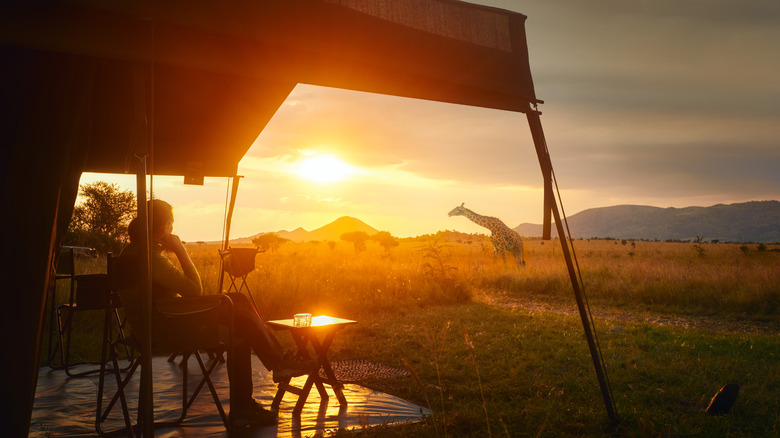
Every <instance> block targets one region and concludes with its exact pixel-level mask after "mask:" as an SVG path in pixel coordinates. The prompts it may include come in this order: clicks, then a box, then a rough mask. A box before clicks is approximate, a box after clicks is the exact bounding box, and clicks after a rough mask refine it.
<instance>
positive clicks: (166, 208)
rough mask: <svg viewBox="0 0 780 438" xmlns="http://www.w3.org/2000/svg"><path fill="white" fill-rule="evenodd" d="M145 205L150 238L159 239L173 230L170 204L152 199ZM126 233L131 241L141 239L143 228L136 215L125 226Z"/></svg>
mask: <svg viewBox="0 0 780 438" xmlns="http://www.w3.org/2000/svg"><path fill="white" fill-rule="evenodd" d="M146 205H147V214H148V216H149V233H150V234H151V235H152V240H161V239H162V238H163V237H165V236H167V235H168V234H171V232H172V231H173V207H172V206H171V204H169V203H167V202H165V201H163V200H161V199H152V200H150V201H149V202H148V203H147V204H146ZM127 233H128V234H129V235H130V241H131V242H136V243H137V242H140V241H141V240H143V238H144V230H143V229H142V228H141V222H140V221H139V220H138V217H137V216H136V218H135V219H133V220H132V221H130V225H128V226H127Z"/></svg>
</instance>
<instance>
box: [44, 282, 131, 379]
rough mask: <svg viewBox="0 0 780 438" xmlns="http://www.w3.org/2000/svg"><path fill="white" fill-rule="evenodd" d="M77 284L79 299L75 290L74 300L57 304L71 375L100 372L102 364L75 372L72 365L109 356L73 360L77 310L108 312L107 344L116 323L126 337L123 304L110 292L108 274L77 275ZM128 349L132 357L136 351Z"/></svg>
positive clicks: (66, 365) (66, 366) (65, 362)
mask: <svg viewBox="0 0 780 438" xmlns="http://www.w3.org/2000/svg"><path fill="white" fill-rule="evenodd" d="M74 284H75V288H74V290H75V299H74V298H73V297H74V294H73V293H71V302H69V303H65V304H61V305H59V306H57V311H56V316H57V333H58V337H59V345H60V348H59V350H60V356H61V363H62V367H63V368H64V369H65V373H66V374H67V375H68V376H70V377H81V376H86V375H90V374H94V373H96V372H99V371H100V368H95V369H91V370H87V371H82V372H79V373H72V372H71V367H73V366H75V365H84V364H94V365H97V364H101V363H103V362H104V361H105V360H106V357H105V355H102V356H101V359H100V362H94V361H92V362H78V363H71V361H70V346H71V337H72V333H73V326H74V322H75V316H76V314H77V313H81V312H85V311H97V310H99V311H103V312H105V314H104V318H103V344H106V343H110V342H111V340H112V338H113V328H114V326H116V328H117V331H118V336H120V337H124V324H123V321H122V318H121V317H120V315H119V308H120V307H121V303H120V300H119V297H118V296H114V297H112V296H111V293H110V289H109V280H108V274H87V275H76V276H75V281H74ZM108 316H110V317H108ZM124 353H125V357H126V358H127V359H128V360H129V359H130V358H131V355H132V353H131V351H130V349H129V348H125V349H124Z"/></svg>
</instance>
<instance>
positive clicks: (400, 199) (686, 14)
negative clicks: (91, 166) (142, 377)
mask: <svg viewBox="0 0 780 438" xmlns="http://www.w3.org/2000/svg"><path fill="white" fill-rule="evenodd" d="M479 3H484V4H487V5H490V6H495V7H499V8H502V9H508V10H513V11H517V12H521V13H523V14H525V15H527V16H528V20H527V21H526V34H527V38H528V46H529V52H530V62H531V71H532V73H533V78H534V83H535V87H536V95H537V96H538V97H539V98H540V99H542V100H544V101H545V104H544V105H541V106H540V109H541V111H542V112H543V114H542V117H541V120H542V124H543V127H544V130H545V134H546V137H547V143H548V147H549V150H550V154H551V156H552V161H553V166H554V168H555V173H556V176H557V180H558V184H559V187H560V190H561V195H562V200H563V204H564V208H565V211H566V213H567V214H568V215H572V214H574V213H577V212H579V211H582V210H584V209H588V208H593V207H603V206H610V205H619V204H641V205H653V206H658V207H672V206H673V207H686V206H692V205H698V206H709V205H714V204H718V203H733V202H743V201H749V200H769V199H780V171H778V168H780V2H778V1H777V0H744V1H739V2H735V1H728V0H708V1H703V0H693V1H686V2H679V1H671V0H657V1H641V2H623V1H618V0H594V1H589V2H579V1H575V0H560V1H555V2H548V1H542V0H534V1H520V0H503V1H502V0H492V1H484V2H479ZM307 160H308V161H307ZM322 162H324V163H325V166H324V167H325V168H326V169H335V170H333V171H330V172H323V171H322V168H323V165H322V164H321V163H322ZM318 163H320V164H318ZM239 174H240V175H243V176H244V178H243V180H242V181H241V184H240V189H239V194H238V200H237V203H236V210H235V213H234V217H233V227H232V231H231V237H242V236H249V235H253V234H256V233H259V232H269V231H278V230H282V229H286V230H292V229H294V228H297V227H303V228H305V229H307V230H312V229H315V228H318V227H320V226H323V225H325V224H327V223H329V222H332V221H333V220H335V219H337V218H339V217H341V216H353V217H357V218H359V219H361V220H363V221H364V222H366V223H368V224H369V225H371V226H373V227H374V228H376V229H379V230H386V231H390V232H391V233H392V234H393V235H395V236H400V237H407V236H415V235H420V234H425V233H434V232H436V231H438V230H443V229H454V230H459V231H464V232H484V231H485V230H483V229H481V228H479V227H477V226H476V225H474V224H471V223H470V222H469V221H468V220H467V219H465V218H463V217H448V216H447V212H448V211H449V210H451V209H452V208H453V207H455V206H456V205H460V204H461V203H463V202H465V204H466V207H468V208H471V209H472V210H474V211H476V212H478V213H481V214H485V215H490V216H497V217H499V218H501V219H502V220H503V221H504V222H505V223H506V224H507V225H509V226H510V227H515V226H517V225H519V224H520V223H523V222H531V223H541V221H542V188H541V183H542V180H541V173H540V171H539V165H538V161H537V159H536V155H535V152H534V147H533V143H532V141H531V135H530V133H529V130H528V123H527V122H526V119H525V115H524V114H520V113H511V112H505V111H497V110H487V109H481V108H473V107H464V106H457V105H451V104H444V103H437V102H428V101H420V100H411V99H404V98H397V97H391V96H382V95H375V94H367V93H359V92H353V91H345V90H337V89H327V88H321V87H314V86H308V85H299V86H298V87H297V88H296V89H295V90H294V91H293V92H292V93H291V95H290V96H289V97H288V99H287V101H286V102H285V104H284V105H283V106H282V107H281V108H280V109H279V111H278V112H277V114H276V115H275V116H274V118H273V119H272V120H271V122H270V123H269V124H268V126H267V127H266V129H265V130H264V131H263V132H262V133H261V134H260V135H259V137H258V139H257V141H256V142H255V144H254V145H253V146H252V147H251V149H250V150H249V152H248V153H247V154H246V156H245V157H244V159H243V160H242V161H241V163H240V165H239ZM96 180H106V181H111V182H117V183H120V184H121V185H122V186H123V187H124V188H128V189H132V188H134V185H135V181H134V178H133V177H132V176H107V175H100V174H84V175H83V176H82V181H81V182H82V183H84V182H91V181H96ZM154 189H155V195H156V196H157V197H159V198H162V199H165V200H168V201H169V202H171V203H172V204H173V205H174V207H175V213H176V223H175V232H177V233H178V234H179V235H180V236H181V237H182V239H184V240H191V241H193V240H219V239H220V238H221V236H222V229H223V217H224V213H225V198H226V179H224V178H219V179H217V178H213V179H207V180H206V184H205V186H185V185H183V184H182V178H181V177H176V178H163V177H155V179H154Z"/></svg>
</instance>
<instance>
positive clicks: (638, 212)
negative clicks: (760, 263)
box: [515, 201, 780, 243]
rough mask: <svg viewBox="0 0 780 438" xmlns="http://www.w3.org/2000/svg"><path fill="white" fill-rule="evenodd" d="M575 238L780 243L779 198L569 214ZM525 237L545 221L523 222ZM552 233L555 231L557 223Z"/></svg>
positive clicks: (537, 231) (625, 207)
mask: <svg viewBox="0 0 780 438" xmlns="http://www.w3.org/2000/svg"><path fill="white" fill-rule="evenodd" d="M568 223H569V229H570V230H571V235H572V237H574V238H596V237H600V238H604V237H612V238H616V239H647V240H695V239H697V238H702V240H703V241H720V242H764V243H770V242H780V202H778V201H751V202H743V203H737V204H729V205H724V204H718V205H713V206H711V207H685V208H674V207H670V208H660V207H650V206H645V205H617V206H612V207H602V208H591V209H588V210H584V211H581V212H579V213H577V214H574V215H572V216H570V217H568ZM515 230H516V231H517V232H518V233H520V235H522V236H528V237H533V236H541V235H542V226H541V225H538V224H528V223H524V224H521V225H519V226H518V227H516V228H515ZM552 234H553V236H557V233H556V232H555V226H554V225H553V233H552Z"/></svg>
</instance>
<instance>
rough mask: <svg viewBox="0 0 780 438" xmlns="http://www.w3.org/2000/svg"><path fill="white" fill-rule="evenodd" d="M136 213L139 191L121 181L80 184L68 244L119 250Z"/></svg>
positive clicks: (101, 249)
mask: <svg viewBox="0 0 780 438" xmlns="http://www.w3.org/2000/svg"><path fill="white" fill-rule="evenodd" d="M134 215H135V194H134V193H133V192H132V191H130V190H121V189H120V188H119V186H118V185H117V184H113V183H107V182H105V181H97V182H94V183H91V184H82V185H81V186H79V201H78V204H77V205H76V207H75V208H74V209H73V217H72V218H71V221H70V225H69V227H68V234H67V235H66V237H65V243H66V244H68V245H76V246H90V247H94V248H95V249H97V250H98V251H100V252H108V251H112V252H119V251H120V250H121V249H122V247H123V246H124V245H125V244H126V243H127V225H128V224H129V223H130V221H131V220H132V219H133V216H134Z"/></svg>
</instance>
